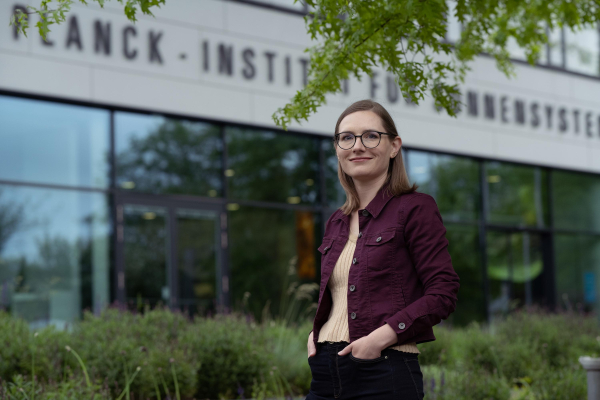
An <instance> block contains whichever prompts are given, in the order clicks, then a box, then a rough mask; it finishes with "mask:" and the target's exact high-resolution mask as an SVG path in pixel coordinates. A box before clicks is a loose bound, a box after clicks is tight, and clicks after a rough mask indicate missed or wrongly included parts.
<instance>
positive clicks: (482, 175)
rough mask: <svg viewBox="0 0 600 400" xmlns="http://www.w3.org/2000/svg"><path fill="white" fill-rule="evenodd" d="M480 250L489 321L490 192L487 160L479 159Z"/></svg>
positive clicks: (486, 312)
mask: <svg viewBox="0 0 600 400" xmlns="http://www.w3.org/2000/svg"><path fill="white" fill-rule="evenodd" d="M479 186H480V188H479V251H480V253H481V254H480V255H481V277H482V282H483V288H482V289H483V298H484V306H485V310H484V311H485V314H484V315H485V317H486V320H487V321H488V322H490V321H491V315H490V313H489V305H490V284H489V281H488V273H487V266H488V259H487V228H486V223H487V219H488V215H487V205H488V204H489V193H488V185H487V171H486V166H485V161H484V160H482V159H480V160H479Z"/></svg>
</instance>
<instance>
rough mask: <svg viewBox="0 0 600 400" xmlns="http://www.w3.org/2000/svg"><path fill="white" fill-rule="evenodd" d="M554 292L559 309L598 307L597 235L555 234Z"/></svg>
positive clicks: (599, 251) (599, 261)
mask: <svg viewBox="0 0 600 400" xmlns="http://www.w3.org/2000/svg"><path fill="white" fill-rule="evenodd" d="M554 251H555V255H556V294H557V303H558V306H559V308H561V309H567V310H572V309H582V310H583V311H593V310H598V304H599V302H600V298H599V296H600V293H598V288H600V286H599V284H600V282H599V278H600V236H591V235H583V234H582V235H561V234H559V235H556V236H555V238H554Z"/></svg>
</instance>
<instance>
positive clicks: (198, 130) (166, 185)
mask: <svg viewBox="0 0 600 400" xmlns="http://www.w3.org/2000/svg"><path fill="white" fill-rule="evenodd" d="M117 134H119V132H117ZM123 134H125V132H123ZM221 157H222V141H221V135H220V128H219V127H218V126H215V125H209V124H204V123H195V122H189V121H184V120H176V119H165V120H164V122H162V123H161V124H160V125H159V126H158V127H157V128H156V129H155V130H153V131H150V132H147V133H146V134H145V136H143V137H135V136H132V137H131V138H130V141H129V143H128V145H127V148H126V149H123V150H120V151H119V152H118V153H117V155H116V160H115V163H116V171H117V182H118V184H119V185H120V186H121V187H123V188H132V189H135V190H139V191H146V192H152V193H173V194H197V195H201V196H211V197H215V196H220V195H221V186H222V184H221V182H222V179H221V165H222V162H221Z"/></svg>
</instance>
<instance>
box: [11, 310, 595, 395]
mask: <svg viewBox="0 0 600 400" xmlns="http://www.w3.org/2000/svg"><path fill="white" fill-rule="evenodd" d="M311 324H312V321H310V320H303V321H300V322H294V321H287V322H286V320H285V319H283V318H281V316H277V317H275V318H271V317H268V318H265V319H264V320H263V321H261V322H260V323H258V322H255V321H254V320H253V318H251V317H250V316H249V315H243V314H239V313H232V314H229V315H222V314H221V315H216V316H215V317H212V318H196V319H193V320H190V319H187V318H186V317H184V316H183V315H181V314H180V313H174V312H171V311H169V310H166V309H154V310H146V311H145V312H144V313H143V314H133V313H130V312H121V311H118V310H116V309H108V310H106V311H105V312H104V313H103V314H102V315H101V316H99V317H95V316H92V315H90V314H86V315H85V318H84V319H83V321H81V322H80V323H79V324H77V325H75V326H74V327H73V328H72V329H71V330H70V331H57V330H56V329H54V328H52V327H47V328H44V329H41V330H38V331H37V332H33V331H30V330H29V328H28V326H27V324H26V323H25V322H24V321H22V320H20V319H17V318H13V317H11V316H9V315H8V314H7V313H4V312H0V344H1V346H0V398H7V399H23V400H24V399H34V398H38V399H41V398H44V399H79V398H92V397H94V398H95V399H118V398H119V396H122V397H121V400H123V399H125V398H131V399H133V398H135V399H139V398H143V399H158V398H161V399H167V398H170V399H175V398H179V399H192V398H196V399H233V398H256V399H259V398H260V399H264V398H266V397H271V398H272V397H278V398H281V396H284V395H286V396H289V395H292V396H303V395H306V394H307V393H308V390H309V388H310V381H311V373H310V368H309V366H308V363H307V361H306V357H307V354H306V351H307V350H306V341H307V338H308V332H310V328H311ZM565 327H578V329H577V330H575V331H574V330H573V329H565ZM435 335H436V338H437V340H436V341H434V342H429V343H424V344H421V345H419V349H420V350H421V354H420V355H419V362H420V364H421V369H422V372H423V376H424V387H425V392H426V395H427V397H428V398H431V399H436V400H446V399H448V400H449V399H453V400H454V399H465V400H466V399H469V400H477V399H481V400H484V399H485V400H487V399H498V400H504V399H506V400H517V399H520V400H531V399H533V400H536V399H537V400H541V399H566V400H569V399H581V398H585V393H586V390H587V389H586V374H585V371H584V370H583V368H582V367H581V366H580V365H579V363H578V358H579V356H582V355H592V354H594V353H596V354H597V351H598V343H597V340H596V337H598V336H600V328H599V327H598V322H597V319H596V318H595V317H594V316H587V315H582V314H575V313H562V314H547V313H544V312H541V311H535V312H516V313H513V314H511V315H510V316H509V317H507V318H506V319H505V320H500V321H497V322H495V323H493V324H492V325H479V324H477V323H473V324H471V325H469V326H467V327H465V328H452V327H447V326H444V327H439V326H438V327H435ZM66 346H68V347H69V348H70V349H71V351H68V350H67V349H66ZM74 352H76V353H77V356H75V354H73V353H74ZM79 360H81V363H80V361H79ZM138 367H139V369H138ZM86 373H87V374H88V375H89V383H88V381H87V379H86V377H85V374H86ZM32 376H35V379H32ZM127 383H129V385H127ZM178 394H179V395H178ZM159 396H160V397H159Z"/></svg>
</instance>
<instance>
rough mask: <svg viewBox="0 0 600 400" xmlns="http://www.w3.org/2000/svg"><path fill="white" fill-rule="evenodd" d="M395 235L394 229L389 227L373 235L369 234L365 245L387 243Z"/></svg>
mask: <svg viewBox="0 0 600 400" xmlns="http://www.w3.org/2000/svg"><path fill="white" fill-rule="evenodd" d="M395 235H396V230H395V229H393V230H392V229H390V230H387V231H383V232H379V233H376V234H375V235H373V236H371V237H370V238H369V240H368V241H367V243H365V244H366V245H367V246H379V245H381V244H384V243H387V242H389V241H390V240H392V239H393V238H394V236H395Z"/></svg>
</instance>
